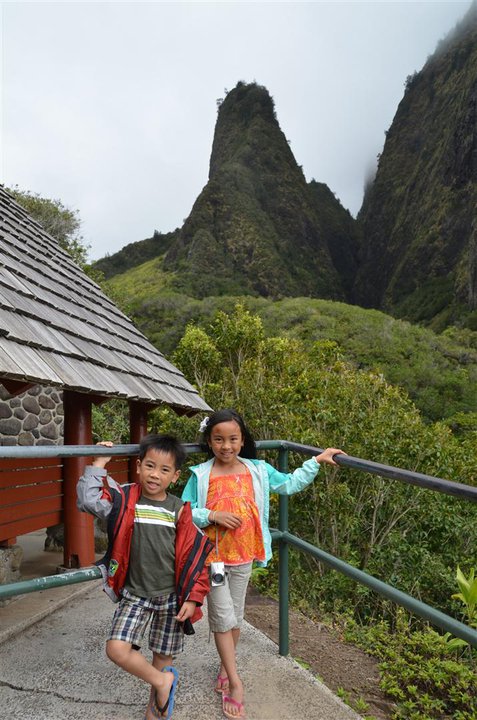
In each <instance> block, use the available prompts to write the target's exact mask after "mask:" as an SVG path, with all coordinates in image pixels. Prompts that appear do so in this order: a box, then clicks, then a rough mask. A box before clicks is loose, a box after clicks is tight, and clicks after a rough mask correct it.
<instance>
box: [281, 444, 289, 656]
mask: <svg viewBox="0 0 477 720" xmlns="http://www.w3.org/2000/svg"><path fill="white" fill-rule="evenodd" d="M278 469H279V470H280V472H288V448H280V450H279V453H278ZM278 502H279V505H278V529H279V530H280V532H281V533H286V532H288V495H279V496H278ZM288 584H289V583H288V542H287V541H286V540H284V539H283V536H282V537H281V538H280V540H279V541H278V652H279V653H280V655H288V652H289V630H288V594H289V589H288Z"/></svg>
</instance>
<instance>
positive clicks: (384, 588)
mask: <svg viewBox="0 0 477 720" xmlns="http://www.w3.org/2000/svg"><path fill="white" fill-rule="evenodd" d="M138 448H139V446H138V445H116V446H115V447H114V448H107V449H106V448H104V447H101V446H98V445H94V446H90V445H78V446H45V447H43V446H41V447H36V446H35V447H2V448H0V457H9V458H15V457H18V458H20V457H21V458H25V457H35V458H46V457H83V456H85V455H88V456H93V455H135V454H137V452H138ZM186 448H187V452H188V453H189V454H191V453H200V452H202V448H201V446H200V445H193V444H188V445H186ZM257 448H258V449H259V450H278V469H279V470H280V471H281V472H288V456H289V452H290V451H293V452H298V453H301V454H304V455H317V454H319V453H320V452H322V451H321V449H320V448H316V447H312V446H310V445H301V444H299V443H293V442H289V441H288V440H265V441H260V442H258V443H257ZM335 461H336V462H337V464H338V465H341V466H343V467H349V468H354V469H358V470H362V471H364V472H369V473H372V474H373V475H379V476H380V477H384V478H389V479H391V480H399V481H401V482H406V483H410V484H412V485H417V486H419V487H422V488H427V489H429V490H433V491H436V492H441V493H445V494H447V495H452V496H454V497H458V498H461V499H464V500H470V501H471V502H477V488H475V487H472V486H469V485H463V484H461V483H454V482H450V481H449V480H443V479H442V478H437V477H433V476H431V475H424V474H422V473H415V472H411V471H410V470H403V469H401V468H395V467H391V466H389V465H382V464H380V463H374V462H371V461H369V460H362V459H361V458H355V457H352V456H351V455H337V456H335ZM272 538H273V539H274V540H276V541H278V553H279V557H278V565H279V652H280V654H281V655H288V652H289V624H288V616H289V602H288V595H289V571H288V551H289V546H290V545H292V546H293V547H296V548H298V549H299V550H301V551H303V552H306V553H309V554H310V555H312V556H313V557H315V558H317V559H318V560H320V561H321V562H323V563H325V564H326V565H328V566H329V567H331V568H333V569H334V570H337V571H338V572H341V573H342V574H344V575H347V576H348V577H350V578H352V579H353V580H355V581H356V582H358V583H361V584H362V585H365V586H367V587H369V588H371V589H372V590H374V591H375V592H377V593H379V594H380V595H382V596H384V597H386V598H388V599H389V600H392V601H393V602H395V603H397V604H398V605H401V606H402V607H405V608H406V609H407V610H409V611H410V612H412V613H414V614H415V615H417V616H419V617H421V618H423V619H424V620H428V621H429V622H430V623H432V624H433V625H435V626H437V627H439V628H441V629H442V630H445V631H446V632H450V633H451V634H452V635H454V636H455V637H458V638H461V639H462V640H465V642H467V643H469V644H470V645H472V646H473V647H475V648H477V630H475V629H473V628H471V627H469V626H468V625H465V624H464V623H462V622H460V621H459V620H456V619H455V618H452V617H451V616H449V615H446V614H445V613H442V612H440V611H439V610H436V609H435V608H433V607H431V606H430V605H426V604H425V603H423V602H421V601H420V600H417V599H416V598H413V597H412V596H411V595H407V594H406V593H403V592H401V591H400V590H398V589H397V588H394V587H393V586H392V585H388V584H387V583H385V582H383V581H381V580H378V579H377V578H375V577H373V576H372V575H368V574H367V573H365V572H363V571H362V570H359V569H358V568H356V567H353V566H352V565H349V564H348V563H346V562H344V561H343V560H340V559H339V558H337V557H335V556H334V555H330V554H329V553H327V552H325V551H324V550H321V549H320V548H318V547H316V546H315V545H312V544H310V543H308V542H306V541H305V540H302V539H301V538H299V537H297V536H295V535H292V534H291V533H290V532H289V531H288V496H286V495H280V496H279V516H278V529H277V530H272ZM99 577H101V573H100V571H99V569H98V568H96V567H93V568H86V569H83V570H74V571H68V572H66V573H63V574H60V575H52V576H49V577H43V578H35V579H33V580H25V581H22V582H17V583H11V584H9V585H0V600H3V599H5V598H8V597H12V596H14V595H21V594H25V593H30V592H36V591H37V590H45V589H47V588H52V587H59V586H64V585H69V584H74V583H80V582H85V581H87V580H96V579H98V578H99Z"/></svg>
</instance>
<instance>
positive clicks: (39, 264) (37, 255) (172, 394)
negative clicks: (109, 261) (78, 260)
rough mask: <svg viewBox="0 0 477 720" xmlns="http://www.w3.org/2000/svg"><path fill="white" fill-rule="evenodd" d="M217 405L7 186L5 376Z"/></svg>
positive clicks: (2, 323)
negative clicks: (141, 328) (207, 399)
mask: <svg viewBox="0 0 477 720" xmlns="http://www.w3.org/2000/svg"><path fill="white" fill-rule="evenodd" d="M2 378H3V379H9V380H20V381H27V382H32V383H38V384H41V385H52V386H56V387H58V388H61V389H64V390H74V391H77V392H84V393H89V394H94V395H99V396H106V397H119V398H124V399H127V400H136V401H141V402H146V403H150V404H156V405H158V404H162V403H165V404H167V405H170V406H172V407H173V408H174V409H176V410H177V411H179V412H186V413H187V412H191V413H192V412H195V411H200V410H209V409H210V408H209V406H208V405H207V403H206V402H204V400H202V398H201V397H200V396H199V394H198V393H197V391H196V390H195V388H194V387H192V385H190V384H189V383H188V382H187V380H186V379H185V378H184V376H183V375H182V373H181V372H179V370H177V368H175V367H174V366H173V365H172V364H171V363H170V362H168V360H166V358H165V357H164V356H163V355H162V353H160V352H159V351H158V350H157V349H156V348H155V347H154V346H153V345H152V344H151V343H150V342H149V341H148V340H147V338H146V337H145V336H144V335H143V334H142V333H140V332H139V331H138V330H137V328H136V327H135V326H134V325H133V323H132V322H131V320H129V318H127V317H126V316H125V315H123V313H122V312H121V311H120V310H119V309H118V308H117V307H116V306H115V305H114V303H113V302H112V301H111V300H110V299H109V298H108V297H107V296H106V295H105V294H104V293H103V292H102V291H101V289H100V288H99V286H98V285H97V284H96V283H95V282H94V281H93V280H91V279H90V278H89V277H88V276H87V275H85V273H84V272H83V271H82V270H80V268H79V267H78V266H77V265H75V263H74V262H73V260H72V259H71V257H70V256H69V255H68V253H66V252H65V251H64V250H62V249H61V247H60V246H59V244H58V243H57V241H56V240H55V239H54V238H52V237H51V236H50V235H48V234H47V233H46V232H45V231H44V230H43V228H42V227H41V225H39V223H37V222H36V221H35V220H33V218H32V217H31V216H30V215H28V213H27V212H26V211H25V210H24V209H23V208H22V207H21V206H20V205H19V204H18V203H17V202H15V200H14V199H13V198H12V196H11V195H10V194H9V193H8V192H6V191H5V190H4V189H3V188H2V187H1V186H0V382H1V381H2Z"/></svg>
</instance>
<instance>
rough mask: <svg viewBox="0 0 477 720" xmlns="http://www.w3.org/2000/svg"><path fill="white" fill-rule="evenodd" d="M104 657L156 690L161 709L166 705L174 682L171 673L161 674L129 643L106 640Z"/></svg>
mask: <svg viewBox="0 0 477 720" xmlns="http://www.w3.org/2000/svg"><path fill="white" fill-rule="evenodd" d="M106 655H107V656H108V658H109V659H110V660H112V661H113V662H114V663H115V664H116V665H119V667H120V668H122V669H123V670H126V672H128V673H130V674H131V675H134V676H135V677H138V678H141V680H144V681H145V682H147V683H149V685H152V686H153V687H154V688H155V690H156V696H157V702H158V704H159V705H160V706H161V707H162V706H163V705H165V704H166V702H167V699H168V697H169V693H170V691H171V687H172V683H173V681H174V675H173V674H172V673H171V672H161V670H160V669H158V668H156V667H154V666H153V665H152V664H151V663H150V662H149V661H148V660H147V659H146V658H145V657H144V655H142V653H140V652H139V651H138V650H134V649H133V647H132V645H131V643H128V642H124V641H123V640H108V642H107V643H106Z"/></svg>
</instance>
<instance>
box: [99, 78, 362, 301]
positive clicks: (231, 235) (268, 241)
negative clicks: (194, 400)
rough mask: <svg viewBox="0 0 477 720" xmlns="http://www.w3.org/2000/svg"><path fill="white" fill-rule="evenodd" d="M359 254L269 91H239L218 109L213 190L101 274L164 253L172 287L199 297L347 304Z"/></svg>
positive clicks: (353, 233) (104, 264) (105, 263)
mask: <svg viewBox="0 0 477 720" xmlns="http://www.w3.org/2000/svg"><path fill="white" fill-rule="evenodd" d="M357 249H358V238H357V230H356V223H355V221H354V219H353V218H352V217H351V215H350V214H349V212H348V211H347V210H345V209H344V208H343V207H342V206H341V204H340V203H339V201H338V200H337V199H336V198H335V196H334V195H333V193H332V192H331V191H330V190H329V188H327V186H326V185H324V184H323V183H316V182H314V181H312V182H311V183H310V184H308V183H307V182H306V180H305V177H304V175H303V172H302V170H301V168H300V167H299V166H298V165H297V163H296V161H295V158H294V157H293V153H292V152H291V150H290V147H289V145H288V142H287V140H286V138H285V136H284V135H283V132H282V131H281V129H280V126H279V124H278V121H277V119H276V116H275V110H274V104H273V100H272V98H271V97H270V95H269V93H268V91H267V90H266V89H265V88H264V87H261V86H259V85H257V84H255V83H251V84H245V83H242V82H239V83H238V84H237V86H236V87H235V88H234V89H233V90H232V91H231V92H229V93H228V94H227V96H226V98H225V99H224V100H223V102H222V104H221V106H220V108H219V113H218V118H217V124H216V129H215V135H214V141H213V147H212V154H211V159H210V172H209V180H208V182H207V184H206V186H205V187H204V189H203V191H202V192H201V194H200V195H199V197H198V198H197V200H196V201H195V203H194V205H193V207H192V210H191V213H190V215H189V217H188V218H187V219H186V220H185V222H184V225H183V227H182V228H181V229H180V230H177V231H175V232H174V233H169V234H168V235H159V234H156V235H155V236H154V237H153V238H150V239H147V240H144V241H140V242H137V243H132V244H130V245H128V246H127V247H126V248H124V249H123V250H122V251H121V252H120V253H116V254H115V255H111V256H109V257H107V258H103V259H102V260H101V261H99V262H98V263H97V266H98V267H99V268H100V269H101V270H102V271H103V272H104V273H105V275H106V277H111V276H113V275H114V274H117V273H118V272H124V271H125V270H127V269H129V268H133V267H135V266H136V265H139V264H141V263H142V262H144V261H145V260H148V259H151V258H153V257H155V256H158V255H162V254H163V253H165V257H164V263H163V269H164V271H165V272H173V273H174V277H173V279H172V285H173V287H174V288H175V289H176V290H177V291H179V292H186V293H187V294H188V295H192V296H195V297H205V296H207V295H223V294H235V295H236V294H240V295H242V294H250V295H261V296H264V297H284V296H293V295H309V296H312V297H326V298H336V299H343V300H344V299H346V298H347V297H348V296H349V293H350V289H351V285H352V280H353V277H354V274H355V269H356V255H357Z"/></svg>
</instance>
